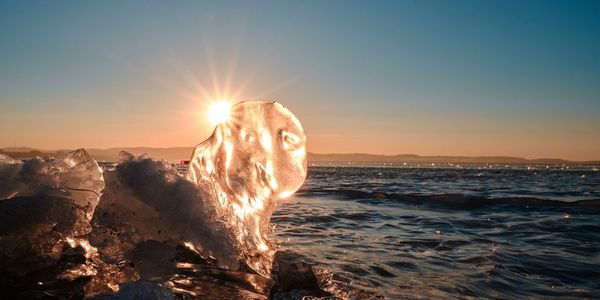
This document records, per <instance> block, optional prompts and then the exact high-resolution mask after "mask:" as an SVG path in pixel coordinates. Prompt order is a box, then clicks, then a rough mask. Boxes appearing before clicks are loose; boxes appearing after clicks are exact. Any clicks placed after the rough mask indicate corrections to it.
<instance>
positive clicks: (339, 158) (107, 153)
mask: <svg viewBox="0 0 600 300" xmlns="http://www.w3.org/2000/svg"><path fill="white" fill-rule="evenodd" d="M86 150H87V151H88V152H89V153H90V154H91V155H92V156H94V158H96V160H101V161H102V160H104V161H115V160H117V159H118V157H119V152H120V151H127V152H130V153H133V154H135V155H140V154H144V153H146V154H148V155H149V156H151V157H153V158H156V159H164V160H166V161H171V162H178V161H180V160H188V159H190V155H191V153H192V147H172V148H151V147H124V148H109V149H86ZM67 151H70V150H52V151H42V150H37V149H33V148H28V147H18V148H3V149H0V153H2V154H7V155H9V156H12V157H14V158H19V159H27V158H31V157H35V156H49V155H52V156H55V155H59V154H61V153H64V152H67ZM308 161H309V162H311V163H348V162H351V163H423V164H425V163H456V164H544V165H550V164H586V165H599V164H600V161H570V160H564V159H553V158H540V159H526V158H520V157H510V156H421V155H416V154H398V155H378V154H364V153H349V154H337V153H331V154H317V153H310V152H309V153H308Z"/></svg>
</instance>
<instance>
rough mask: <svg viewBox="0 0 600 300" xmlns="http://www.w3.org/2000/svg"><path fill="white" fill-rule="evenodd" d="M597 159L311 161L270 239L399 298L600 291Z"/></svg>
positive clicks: (350, 280) (589, 294)
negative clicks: (576, 162) (557, 162)
mask: <svg viewBox="0 0 600 300" xmlns="http://www.w3.org/2000/svg"><path fill="white" fill-rule="evenodd" d="M599 217H600V172H599V171H598V168H597V167H594V166H504V165H468V166H457V165H442V166H439V165H438V166H435V165H426V166H423V165H407V166H404V165H401V166H400V167H397V166H390V165H364V166H357V165H338V166H335V165H332V166H314V165H313V166H310V167H309V172H308V178H307V180H306V182H305V184H304V186H303V187H302V188H301V189H300V190H299V191H298V192H297V193H296V196H295V197H294V198H292V199H290V200H289V201H288V202H286V203H282V204H280V206H279V208H278V209H277V210H276V211H275V213H274V215H273V217H272V220H271V222H272V226H273V230H272V234H271V238H272V239H274V240H276V242H277V244H278V246H279V247H280V249H281V250H290V251H294V252H297V253H300V254H302V255H303V256H304V258H303V259H304V260H306V262H308V263H311V264H318V265H322V266H324V267H325V268H327V269H329V270H331V271H332V272H333V273H334V274H336V276H335V277H334V279H332V280H339V281H340V282H344V283H345V284H348V285H350V286H352V287H354V288H357V289H364V290H367V291H372V292H375V293H376V294H378V295H381V296H385V297H386V298H389V299H398V298H445V299H448V298H468V297H475V298H480V297H481V298H510V299H515V298H528V297H536V298H537V297H542V298H544V297H551V298H561V297H564V298H598V297H600V219H599Z"/></svg>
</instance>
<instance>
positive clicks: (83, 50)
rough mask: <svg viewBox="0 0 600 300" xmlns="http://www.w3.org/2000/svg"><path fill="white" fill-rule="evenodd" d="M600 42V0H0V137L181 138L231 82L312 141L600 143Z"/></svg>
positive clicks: (404, 147) (481, 150)
mask: <svg viewBox="0 0 600 300" xmlns="http://www.w3.org/2000/svg"><path fill="white" fill-rule="evenodd" d="M598 53H600V2H598V1H388V2H386V1H297V2H291V1H273V2H269V1H242V2H233V1H223V2H206V1H177V2H175V1H173V2H167V1H95V2H94V1H10V2H9V1H3V2H1V3H0V147H6V146H13V144H15V143H16V144H17V145H20V146H32V147H38V148H45V149H56V148H74V147H100V148H105V147H114V146H191V145H193V144H195V143H197V142H200V141H201V140H203V139H204V138H205V137H206V136H207V135H208V134H209V133H210V131H211V130H212V128H210V126H208V125H207V124H206V122H203V120H202V111H203V110H204V106H203V103H205V102H208V101H211V100H213V99H209V98H215V97H228V98H232V100H234V101H241V100H247V99H274V100H278V101H280V102H282V103H283V104H284V105H286V106H288V107H289V108H290V109H291V110H292V111H293V112H294V113H295V114H296V115H297V116H298V117H299V119H300V120H301V121H302V123H303V125H304V127H305V129H306V131H307V133H308V136H309V151H314V152H320V153H323V152H370V153H386V154H393V153H417V154H428V155H436V154H439V155H515V156H525V157H563V158H571V159H600V154H599V153H600V142H599V141H600V118H599V115H600V55H598ZM199 89H200V90H204V91H205V92H204V93H202V92H200V91H199ZM207 94H209V95H211V96H207ZM194 95H196V96H195V97H194ZM191 98H195V99H191Z"/></svg>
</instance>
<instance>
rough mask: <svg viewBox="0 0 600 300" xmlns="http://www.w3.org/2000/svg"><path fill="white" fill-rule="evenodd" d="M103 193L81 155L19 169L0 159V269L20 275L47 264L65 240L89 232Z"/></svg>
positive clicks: (97, 173) (97, 174) (92, 164)
mask: <svg viewBox="0 0 600 300" xmlns="http://www.w3.org/2000/svg"><path fill="white" fill-rule="evenodd" d="M103 189H104V179H103V177H102V172H101V170H100V168H99V167H98V164H97V163H96V161H95V160H94V159H93V158H92V157H91V156H90V155H89V154H88V153H87V152H86V151H85V150H83V149H80V150H76V151H72V152H68V153H65V154H63V155H61V156H59V157H57V158H53V159H52V158H51V159H47V160H45V159H42V158H39V157H37V158H34V159H32V160H29V161H26V162H24V163H22V162H20V161H17V160H14V159H11V158H9V157H6V156H0V265H1V266H2V268H1V269H2V270H3V271H9V270H14V271H15V272H18V273H24V272H27V271H30V270H35V269H36V268H40V267H43V266H45V265H49V264H52V263H54V262H56V260H57V259H58V258H59V257H60V254H61V252H62V247H63V246H64V244H65V243H66V240H67V239H68V238H70V237H75V236H81V235H85V234H87V233H89V232H90V231H91V227H90V223H89V221H90V219H91V216H92V214H93V210H94V208H95V207H96V205H97V203H98V200H99V198H100V193H101V192H102V190H103Z"/></svg>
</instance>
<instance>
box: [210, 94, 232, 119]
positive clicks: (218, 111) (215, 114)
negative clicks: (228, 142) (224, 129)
mask: <svg viewBox="0 0 600 300" xmlns="http://www.w3.org/2000/svg"><path fill="white" fill-rule="evenodd" d="M230 117H231V102H229V101H227V100H219V101H215V102H213V103H211V104H210V106H209V107H208V120H209V121H210V123H211V124H212V125H218V124H220V123H223V122H227V121H228V120H229V118H230Z"/></svg>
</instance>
